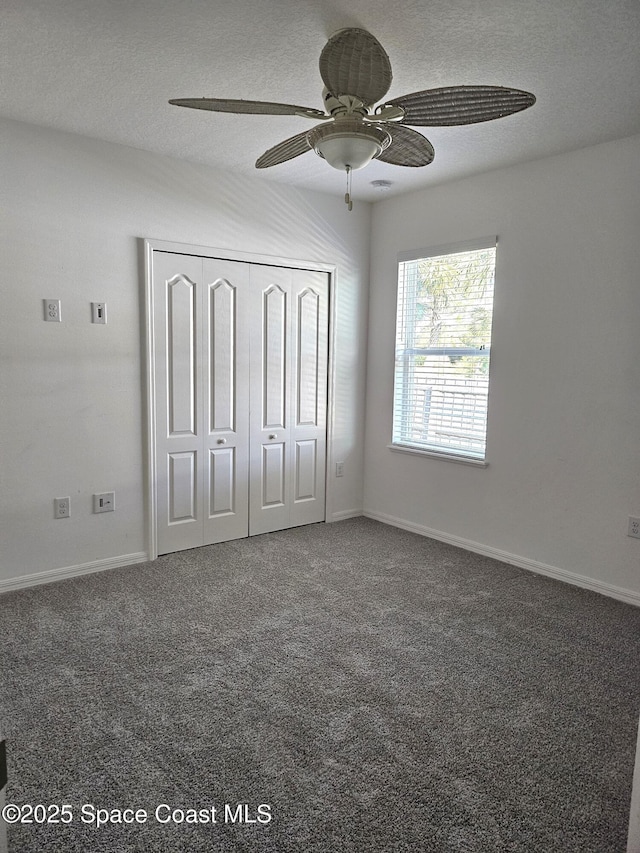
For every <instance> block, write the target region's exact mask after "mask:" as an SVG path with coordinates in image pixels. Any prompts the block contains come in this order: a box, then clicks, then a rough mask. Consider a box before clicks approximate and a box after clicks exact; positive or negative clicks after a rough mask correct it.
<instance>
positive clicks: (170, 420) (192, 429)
mask: <svg viewBox="0 0 640 853" xmlns="http://www.w3.org/2000/svg"><path fill="white" fill-rule="evenodd" d="M201 286H202V260H201V259H200V258H195V257H191V256H183V255H172V254H169V253H164V252H155V253H154V343H155V359H154V368H155V390H156V411H155V419H156V453H155V469H156V500H157V519H156V521H157V529H158V551H159V553H160V554H164V553H167V552H170V551H180V550H182V549H184V548H192V547H194V546H195V545H196V544H200V541H201V538H202V503H203V501H202V485H201V476H200V470H199V466H200V461H201V456H202V454H201V428H200V418H199V411H198V409H199V406H200V405H201V394H200V389H199V350H200V346H201V335H200V330H199V323H200V301H199V297H200V288H201Z"/></svg>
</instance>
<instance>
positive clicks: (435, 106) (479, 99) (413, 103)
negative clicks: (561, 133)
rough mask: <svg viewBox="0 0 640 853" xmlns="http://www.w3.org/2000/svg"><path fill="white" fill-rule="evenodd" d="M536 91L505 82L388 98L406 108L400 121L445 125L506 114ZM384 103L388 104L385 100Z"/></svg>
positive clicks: (527, 101) (530, 100)
mask: <svg viewBox="0 0 640 853" xmlns="http://www.w3.org/2000/svg"><path fill="white" fill-rule="evenodd" d="M535 102H536V99H535V95H532V94H531V93H530V92H523V91H522V90H521V89H507V88H506V87H504V86H447V87H445V88H442V89H426V90H425V91H424V92H413V94H411V95H405V96H404V97H402V98H394V99H393V100H392V101H389V104H392V105H393V106H399V107H402V109H403V110H404V111H405V115H404V118H402V119H400V121H401V122H402V124H411V125H414V126H417V127H419V126H431V127H445V126H454V125H461V124H475V123H476V122H480V121H491V120H492V119H496V118H501V117H502V116H508V115H511V114H512V113H517V112H520V110H526V109H527V108H528V107H531V106H533V104H535ZM385 106H387V104H385Z"/></svg>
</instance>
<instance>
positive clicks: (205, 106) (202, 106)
mask: <svg viewBox="0 0 640 853" xmlns="http://www.w3.org/2000/svg"><path fill="white" fill-rule="evenodd" d="M169 103H170V104H173V105H174V106H176V107H190V108H191V109H194V110H213V111H214V112H218V113H248V114H250V115H264V116H290V115H305V116H308V117H309V118H314V119H318V118H323V117H324V116H325V113H323V112H322V111H321V110H314V109H313V108H312V107H299V106H296V105H295V104H277V103H274V102H272V101H243V100H233V99H229V98H174V99H173V100H171V101H169Z"/></svg>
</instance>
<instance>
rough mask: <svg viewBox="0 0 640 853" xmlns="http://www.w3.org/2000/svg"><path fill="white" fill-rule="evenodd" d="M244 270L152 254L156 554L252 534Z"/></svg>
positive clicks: (246, 275) (246, 281) (209, 261)
mask: <svg viewBox="0 0 640 853" xmlns="http://www.w3.org/2000/svg"><path fill="white" fill-rule="evenodd" d="M248 285H249V267H248V265H247V264H243V263H236V262H233V261H220V260H213V259H209V258H200V257H194V256H191V255H177V254H171V253H165V252H154V326H155V335H154V339H155V389H156V483H157V489H156V498H157V531H158V553H160V554H165V553H169V552H172V551H181V550H184V549H185V548H196V547H198V546H200V545H209V544H211V543H213V542H224V541H226V540H228V539H238V538H241V537H243V536H247V535H248V532H249V510H248V478H249V448H248V442H249V432H248V411H249V383H248V370H249V354H248V343H249V341H248V336H247V329H246V324H242V323H241V322H240V317H239V315H240V312H241V311H242V300H243V299H246V298H247V297H248V294H249V286H248Z"/></svg>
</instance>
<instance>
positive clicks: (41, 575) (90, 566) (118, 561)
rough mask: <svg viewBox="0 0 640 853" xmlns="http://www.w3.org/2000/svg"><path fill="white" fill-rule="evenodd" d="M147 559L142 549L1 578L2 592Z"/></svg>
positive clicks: (0, 590)
mask: <svg viewBox="0 0 640 853" xmlns="http://www.w3.org/2000/svg"><path fill="white" fill-rule="evenodd" d="M147 560H148V556H147V554H146V553H144V552H142V551H140V552H138V553H137V554H123V555H122V556H120V557H110V558H109V559H106V560H93V562H91V563H81V564H80V565H78V566H64V567H63V568H61V569H49V570H48V571H46V572H37V573H36V574H32V575H22V576H20V577H15V578H7V580H0V593H3V592H9V591H10V590H15V589H24V588H25V587H28V586H37V585H38V584H41V583H51V581H60V580H63V579H64V578H74V577H77V576H78V575H88V574H91V573H92V572H103V571H105V570H106V569H117V568H119V567H120V566H131V565H133V563H145V562H146V561H147Z"/></svg>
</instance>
